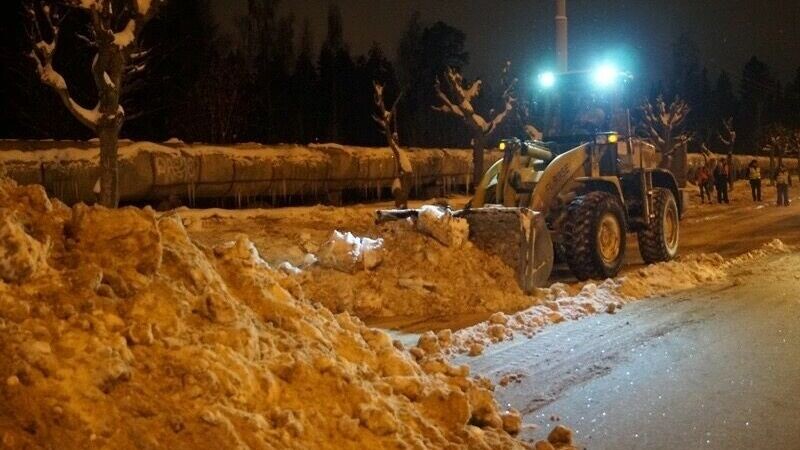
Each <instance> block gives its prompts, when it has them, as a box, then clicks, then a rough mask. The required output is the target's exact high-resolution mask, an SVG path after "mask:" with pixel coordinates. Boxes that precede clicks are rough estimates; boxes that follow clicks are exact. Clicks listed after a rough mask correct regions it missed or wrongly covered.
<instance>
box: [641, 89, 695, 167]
mask: <svg viewBox="0 0 800 450" xmlns="http://www.w3.org/2000/svg"><path fill="white" fill-rule="evenodd" d="M641 110H642V112H643V113H644V121H643V123H642V125H643V128H644V130H645V132H646V133H647V138H648V140H649V141H650V142H651V143H652V144H653V145H654V146H655V147H656V149H657V150H658V152H659V153H660V154H661V162H660V163H659V167H661V168H662V169H669V170H673V168H674V167H673V166H674V164H673V160H674V158H675V153H676V152H677V151H679V150H680V149H681V148H684V149H685V146H686V144H688V142H689V141H690V140H691V139H692V137H691V135H689V134H687V133H683V132H681V131H680V130H681V127H682V124H683V122H684V120H686V116H687V115H688V114H689V112H690V108H689V105H687V104H686V102H684V101H683V100H681V99H680V98H676V99H675V101H673V102H672V103H670V104H669V106H667V104H666V103H665V102H664V98H663V97H660V96H659V97H658V99H657V100H656V104H655V106H653V105H652V104H651V103H650V102H649V101H645V102H644V103H643V104H642V106H641ZM676 176H680V177H682V178H684V179H685V178H686V174H685V173H683V174H677V173H676Z"/></svg>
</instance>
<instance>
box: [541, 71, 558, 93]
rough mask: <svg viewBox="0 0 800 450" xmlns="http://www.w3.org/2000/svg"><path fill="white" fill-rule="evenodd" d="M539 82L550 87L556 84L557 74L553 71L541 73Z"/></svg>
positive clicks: (546, 87) (545, 86) (544, 86)
mask: <svg viewBox="0 0 800 450" xmlns="http://www.w3.org/2000/svg"><path fill="white" fill-rule="evenodd" d="M539 84H540V85H541V86H542V87H543V88H545V89H550V88H551V87H553V86H555V85H556V74H555V73H553V72H545V73H542V74H540V75H539Z"/></svg>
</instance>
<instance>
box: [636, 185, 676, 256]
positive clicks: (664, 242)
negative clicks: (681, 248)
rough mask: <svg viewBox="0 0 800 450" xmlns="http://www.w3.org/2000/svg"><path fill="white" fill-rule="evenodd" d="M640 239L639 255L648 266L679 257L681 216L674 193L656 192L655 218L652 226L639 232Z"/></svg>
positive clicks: (654, 198) (651, 223) (668, 191)
mask: <svg viewBox="0 0 800 450" xmlns="http://www.w3.org/2000/svg"><path fill="white" fill-rule="evenodd" d="M638 237H639V253H641V254H642V259H643V260H644V262H645V263H646V264H654V263H659V262H665V261H672V260H673V259H674V258H675V256H677V255H678V242H679V240H680V216H679V214H678V204H677V203H676V202H675V196H674V195H672V191H670V190H669V189H663V188H657V189H656V190H655V193H654V197H653V216H652V217H651V218H650V224H649V225H647V227H645V228H643V229H642V230H640V231H639V233H638Z"/></svg>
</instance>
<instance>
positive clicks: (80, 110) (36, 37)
mask: <svg viewBox="0 0 800 450" xmlns="http://www.w3.org/2000/svg"><path fill="white" fill-rule="evenodd" d="M27 12H28V15H29V20H30V22H31V26H30V28H29V37H30V39H31V42H32V43H33V49H32V50H31V52H30V53H29V55H28V56H29V57H30V59H31V60H32V61H33V62H34V64H35V65H36V73H37V74H38V75H39V79H40V80H41V81H42V83H43V84H45V85H46V86H49V87H50V88H51V89H53V90H54V91H55V92H56V94H58V96H59V98H60V99H61V101H62V102H63V103H64V106H65V107H66V108H67V110H68V111H69V112H70V113H71V114H72V115H73V116H75V118H76V119H78V121H80V122H81V123H82V124H83V125H85V126H86V127H87V128H89V129H91V130H95V129H96V127H97V121H98V119H99V114H98V109H97V106H95V108H94V109H88V108H85V107H83V106H81V105H80V104H78V102H76V101H75V100H74V99H73V98H72V97H71V96H70V94H69V87H68V86H67V82H66V80H65V79H64V77H63V76H61V74H60V73H58V72H57V71H56V70H55V69H54V68H53V56H54V55H55V52H56V48H57V47H58V37H59V31H60V29H59V25H60V24H59V21H58V13H57V11H55V10H54V9H53V8H51V7H50V6H49V5H47V4H42V5H41V13H40V14H41V16H42V18H43V19H44V20H43V21H42V20H41V19H40V18H39V15H38V14H37V13H36V10H35V9H34V7H33V5H32V4H29V5H28V8H27ZM42 24H44V25H46V26H47V32H48V33H49V34H50V35H51V36H52V37H51V41H49V42H48V41H47V40H46V38H45V36H44V33H43V32H42Z"/></svg>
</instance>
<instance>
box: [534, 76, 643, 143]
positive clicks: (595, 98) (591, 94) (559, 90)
mask: <svg viewBox="0 0 800 450" xmlns="http://www.w3.org/2000/svg"><path fill="white" fill-rule="evenodd" d="M630 80H631V76H630V75H629V74H627V73H624V72H621V71H619V70H617V69H615V68H614V67H613V66H610V65H605V66H601V67H599V68H597V69H595V70H584V71H573V72H567V73H562V74H553V73H545V74H542V75H540V76H539V89H538V90H537V94H536V101H535V102H534V104H535V107H534V116H535V118H536V121H537V123H540V124H542V125H543V134H544V138H543V141H544V142H546V143H547V146H548V147H549V148H550V149H551V150H552V151H553V152H554V153H556V154H561V153H563V152H566V151H568V150H570V149H573V148H575V147H577V146H579V145H582V144H585V143H593V142H594V141H595V139H596V136H597V135H598V134H603V133H610V132H615V133H618V134H619V133H621V134H626V132H627V111H626V109H625V108H624V107H623V92H625V88H626V86H627V84H628V83H629V81H630Z"/></svg>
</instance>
